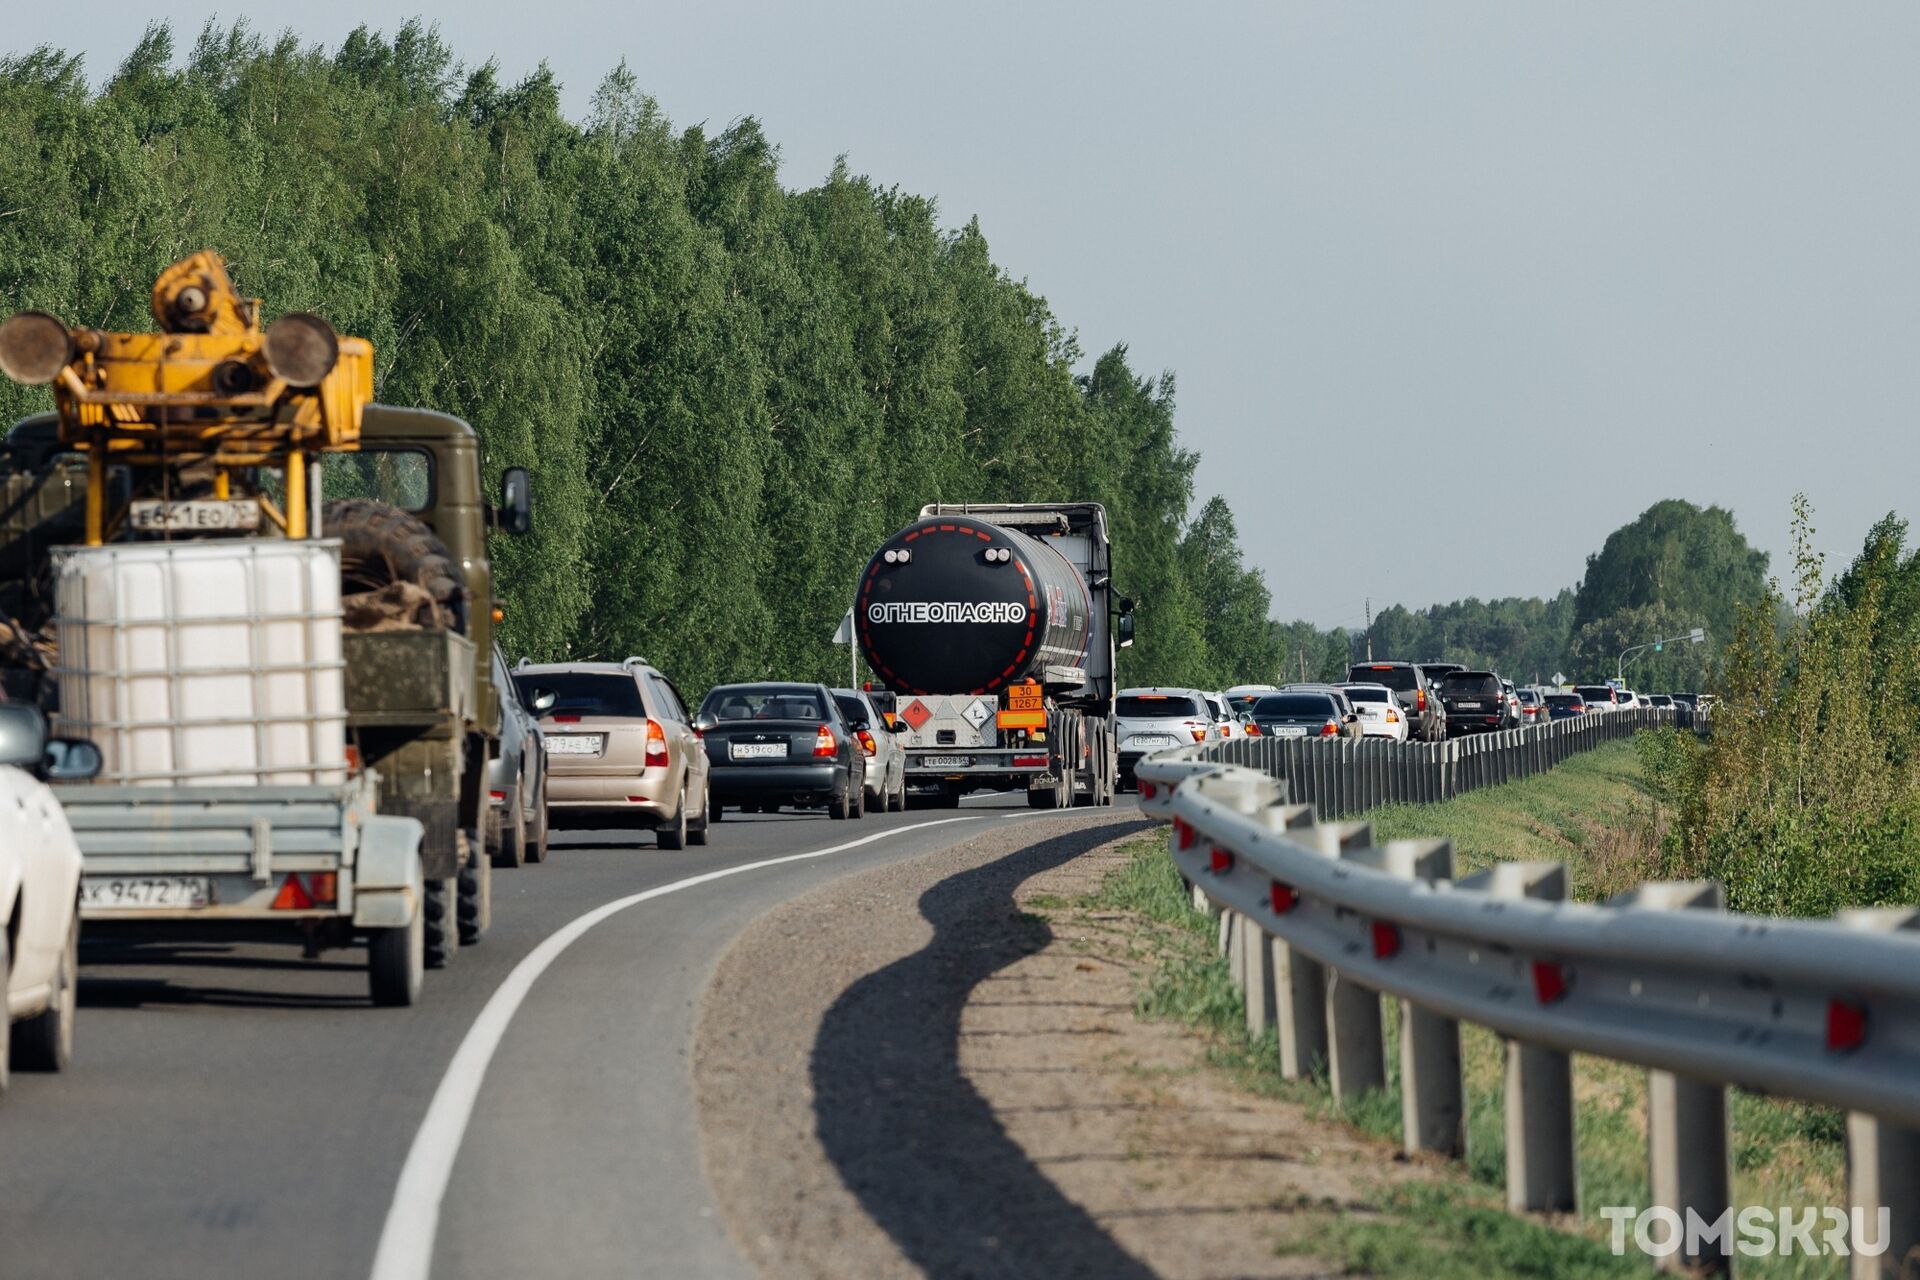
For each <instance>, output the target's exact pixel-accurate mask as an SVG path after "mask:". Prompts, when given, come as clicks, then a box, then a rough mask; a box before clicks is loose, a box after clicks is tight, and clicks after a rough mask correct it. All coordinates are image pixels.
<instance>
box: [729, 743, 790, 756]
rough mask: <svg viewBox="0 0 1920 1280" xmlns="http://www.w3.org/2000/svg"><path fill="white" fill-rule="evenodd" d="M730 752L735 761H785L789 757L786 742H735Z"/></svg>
mask: <svg viewBox="0 0 1920 1280" xmlns="http://www.w3.org/2000/svg"><path fill="white" fill-rule="evenodd" d="M728 750H729V752H730V753H731V754H732V757H733V758H734V759H735V760H784V759H786V756H787V744H786V743H784V742H735V743H733V744H731V745H730V746H729V748H728Z"/></svg>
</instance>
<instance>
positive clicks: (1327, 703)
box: [1253, 693, 1333, 719]
mask: <svg viewBox="0 0 1920 1280" xmlns="http://www.w3.org/2000/svg"><path fill="white" fill-rule="evenodd" d="M1253 714H1254V717H1255V718H1256V719H1266V718H1268V717H1272V716H1330V715H1332V714H1333V699H1332V698H1329V697H1328V696H1327V695H1326V694H1324V693H1275V694H1268V695H1267V696H1266V697H1264V698H1262V699H1260V701H1259V702H1257V703H1255V704H1254V707H1253Z"/></svg>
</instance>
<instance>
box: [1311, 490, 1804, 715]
mask: <svg viewBox="0 0 1920 1280" xmlns="http://www.w3.org/2000/svg"><path fill="white" fill-rule="evenodd" d="M1766 573H1767V556H1766V553H1765V552H1763V551H1756V550H1754V549H1753V548H1752V547H1751V546H1749V545H1748V544H1747V541H1746V539H1745V538H1743V537H1742V536H1741V535H1740V532H1739V530H1737V529H1736V528H1734V524H1733V516H1732V514H1731V513H1729V512H1727V511H1725V510H1723V509H1722V508H1720V507H1706V508H1701V507H1696V506H1694V505H1693V504H1692V503H1690V502H1683V501H1681V500H1679V499H1668V500H1666V501H1664V502H1656V503H1655V504H1654V505H1653V506H1651V507H1649V508H1647V510H1646V511H1645V512H1643V513H1641V515H1640V516H1639V517H1638V518H1637V519H1635V520H1634V521H1633V522H1632V523H1630V524H1627V525H1625V526H1623V527H1621V528H1619V529H1617V530H1615V531H1614V532H1613V533H1612V534H1611V535H1609V536H1608V538H1607V541H1606V545H1605V546H1603V547H1602V548H1601V549H1600V550H1599V551H1598V552H1596V553H1595V554H1593V555H1591V556H1588V557H1587V572H1586V577H1585V578H1584V579H1583V580H1582V581H1581V583H1580V586H1579V588H1578V589H1577V590H1574V589H1569V590H1565V591H1562V592H1560V593H1559V594H1558V595H1556V596H1554V597H1553V598H1552V599H1551V600H1541V599H1538V598H1535V597H1520V596H1515V597H1509V598H1507V599H1503V600H1479V599H1469V600H1459V601H1455V602H1454V603H1452V604H1442V605H1434V606H1432V607H1431V608H1427V609H1420V610H1411V609H1407V608H1405V607H1403V606H1401V605H1393V606H1391V607H1389V608H1387V609H1383V610H1382V611H1381V612H1380V613H1378V614H1377V615H1375V617H1374V619H1373V629H1372V639H1373V653H1374V656H1375V657H1377V658H1393V659H1402V660H1407V661H1413V662H1419V661H1422V660H1434V661H1440V660H1444V661H1448V662H1462V663H1466V664H1467V665H1468V666H1473V667H1486V668H1490V669H1492V670H1495V671H1498V672H1500V673H1502V674H1503V675H1506V676H1508V677H1509V678H1511V679H1514V680H1519V681H1523V682H1527V683H1545V682H1547V681H1549V680H1551V679H1552V678H1553V675H1554V673H1555V672H1556V671H1557V672H1560V673H1561V674H1563V675H1565V676H1567V677H1568V678H1569V679H1570V680H1574V681H1585V680H1602V679H1606V678H1608V677H1610V676H1612V675H1613V674H1614V673H1615V671H1616V670H1617V669H1618V666H1619V662H1620V655H1621V653H1622V651H1624V650H1626V649H1628V648H1631V647H1633V646H1637V645H1640V644H1643V643H1645V642H1647V641H1651V640H1655V639H1659V638H1662V637H1667V636H1675V635H1684V634H1686V633H1687V632H1688V631H1689V630H1691V629H1692V628H1694V627H1704V628H1705V629H1706V632H1707V643H1705V644H1703V645H1699V646H1694V645H1690V644H1684V643H1683V644H1680V645H1667V646H1665V647H1664V648H1663V649H1661V650H1660V651H1658V652H1656V651H1654V650H1652V649H1648V650H1645V651H1643V652H1642V653H1640V654H1638V655H1636V656H1634V657H1632V658H1630V659H1629V660H1628V662H1629V666H1628V671H1627V675H1628V679H1629V682H1630V683H1631V684H1632V685H1634V687H1636V688H1639V689H1643V690H1648V691H1662V690H1670V689H1704V688H1707V687H1709V686H1710V684H1711V683H1712V679H1713V673H1714V671H1715V669H1716V666H1717V662H1718V657H1719V651H1720V646H1721V645H1722V644H1723V643H1724V642H1725V640H1726V639H1727V637H1729V636H1731V635H1732V634H1733V629H1734V624H1735V622H1736V621H1737V620H1738V618H1739V617H1740V615H1741V610H1742V609H1744V608H1747V607H1749V606H1751V605H1754V604H1756V603H1758V602H1759V601H1760V599H1761V598H1762V596H1763V595H1764V594H1765V591H1766ZM1275 629H1276V631H1277V632H1278V634H1279V637H1280V640H1279V643H1280V647H1281V650H1282V659H1283V660H1282V667H1283V669H1284V670H1285V671H1287V672H1290V673H1292V675H1293V676H1294V677H1296V678H1297V677H1298V676H1299V673H1300V670H1301V668H1302V667H1303V666H1304V667H1305V669H1306V670H1307V672H1308V674H1309V675H1310V676H1311V677H1312V678H1314V679H1332V678H1334V676H1335V675H1336V673H1344V671H1345V666H1346V664H1347V663H1348V662H1349V661H1358V660H1360V658H1361V657H1363V656H1364V655H1365V653H1366V638H1367V637H1366V635H1365V634H1364V633H1354V632H1348V631H1345V630H1333V631H1320V630H1318V629H1317V628H1314V627H1313V626H1311V625H1310V624H1307V623H1299V622H1296V623H1292V624H1288V625H1284V626H1283V625H1279V624H1276V628H1275Z"/></svg>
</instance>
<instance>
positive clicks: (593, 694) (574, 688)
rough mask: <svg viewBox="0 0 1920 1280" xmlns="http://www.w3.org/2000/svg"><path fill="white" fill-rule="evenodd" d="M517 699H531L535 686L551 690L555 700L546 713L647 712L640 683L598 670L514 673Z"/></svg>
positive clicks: (625, 714)
mask: <svg viewBox="0 0 1920 1280" xmlns="http://www.w3.org/2000/svg"><path fill="white" fill-rule="evenodd" d="M513 687H514V688H516V689H518V690H519V691H520V700H521V701H523V702H531V701H532V700H533V691H534V690H535V689H551V690H553V692H554V703H553V705H552V706H551V707H549V708H548V709H547V710H546V711H544V712H542V714H543V715H549V716H633V717H635V718H642V717H644V716H645V715H646V714H647V707H646V703H644V702H642V701H641V699H640V686H639V685H637V684H635V683H634V680H633V677H632V676H629V675H614V674H612V673H610V672H601V671H528V672H525V673H523V674H519V675H516V676H514V678H513Z"/></svg>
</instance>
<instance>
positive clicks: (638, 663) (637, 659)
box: [620, 653, 653, 670]
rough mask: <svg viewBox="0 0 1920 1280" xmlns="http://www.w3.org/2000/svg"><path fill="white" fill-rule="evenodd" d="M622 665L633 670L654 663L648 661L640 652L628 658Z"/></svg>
mask: <svg viewBox="0 0 1920 1280" xmlns="http://www.w3.org/2000/svg"><path fill="white" fill-rule="evenodd" d="M620 665H621V666H623V667H626V668H628V669H629V670H631V669H632V668H634V667H649V666H652V665H653V664H652V663H650V662H648V661H647V660H646V659H645V658H643V657H641V656H640V655H639V654H637V653H636V654H634V655H633V656H631V657H629V658H627V659H626V660H625V661H624V662H622V663H621V664H620Z"/></svg>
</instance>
